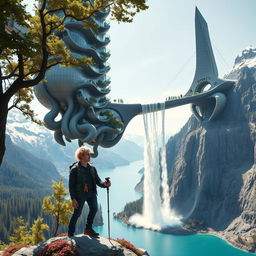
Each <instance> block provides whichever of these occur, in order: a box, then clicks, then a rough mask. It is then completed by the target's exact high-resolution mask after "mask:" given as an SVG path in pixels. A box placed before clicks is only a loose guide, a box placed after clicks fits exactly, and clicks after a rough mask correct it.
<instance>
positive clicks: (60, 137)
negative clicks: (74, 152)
mask: <svg viewBox="0 0 256 256" xmlns="http://www.w3.org/2000/svg"><path fill="white" fill-rule="evenodd" d="M54 139H55V140H56V141H57V142H58V143H59V144H60V145H62V146H66V143H65V141H64V140H63V133H62V131H61V130H60V129H59V130H56V131H55V132H54Z"/></svg>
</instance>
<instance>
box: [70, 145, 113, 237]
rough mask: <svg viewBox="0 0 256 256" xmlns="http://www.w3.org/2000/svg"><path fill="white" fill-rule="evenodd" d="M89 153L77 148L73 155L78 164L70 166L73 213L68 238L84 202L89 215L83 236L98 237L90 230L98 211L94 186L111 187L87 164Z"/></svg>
mask: <svg viewBox="0 0 256 256" xmlns="http://www.w3.org/2000/svg"><path fill="white" fill-rule="evenodd" d="M90 152H91V150H90V148H86V147H80V148H78V149H77V150H76V153H75V156H76V159H77V160H78V162H76V163H74V164H72V165H71V166H70V175H69V193H70V197H71V200H72V206H73V207H74V213H73V215H72V217H71V219H70V222H69V226H68V236H74V233H75V227H76V222H77V220H78V218H79V216H80V215H81V213H82V210H83V206H84V203H85V201H86V202H87V204H88V206H89V214H88V216H87V224H86V227H85V229H84V234H85V235H89V236H91V237H98V236H99V233H97V232H95V231H94V230H93V228H92V224H93V220H94V217H95V215H96V213H97V210H98V202H97V190H96V185H98V186H99V187H102V188H108V187H110V186H111V182H110V181H104V182H103V181H101V179H100V178H99V176H98V173H97V170H96V168H95V167H94V166H92V165H90V164H89V161H90Z"/></svg>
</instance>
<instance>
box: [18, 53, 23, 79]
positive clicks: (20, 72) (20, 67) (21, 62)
mask: <svg viewBox="0 0 256 256" xmlns="http://www.w3.org/2000/svg"><path fill="white" fill-rule="evenodd" d="M18 63H19V64H18V68H19V77H20V78H21V79H23V78H24V61H23V57H22V54H20V53H19V54H18Z"/></svg>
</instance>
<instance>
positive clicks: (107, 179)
mask: <svg viewBox="0 0 256 256" xmlns="http://www.w3.org/2000/svg"><path fill="white" fill-rule="evenodd" d="M109 179H110V178H109V177H107V178H105V180H106V181H107V182H109ZM107 203H108V240H109V241H110V221H109V187H107Z"/></svg>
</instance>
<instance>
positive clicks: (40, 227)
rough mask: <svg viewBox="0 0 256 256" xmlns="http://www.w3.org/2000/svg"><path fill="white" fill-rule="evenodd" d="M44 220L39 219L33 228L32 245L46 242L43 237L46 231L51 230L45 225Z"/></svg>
mask: <svg viewBox="0 0 256 256" xmlns="http://www.w3.org/2000/svg"><path fill="white" fill-rule="evenodd" d="M43 220H44V219H43V218H41V217H38V218H37V219H36V220H35V221H34V224H33V226H32V228H31V233H32V235H31V241H32V244H38V243H40V242H42V241H44V240H45V237H44V235H43V231H44V230H49V226H48V225H47V224H43Z"/></svg>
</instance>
